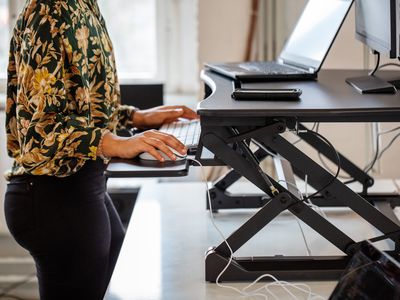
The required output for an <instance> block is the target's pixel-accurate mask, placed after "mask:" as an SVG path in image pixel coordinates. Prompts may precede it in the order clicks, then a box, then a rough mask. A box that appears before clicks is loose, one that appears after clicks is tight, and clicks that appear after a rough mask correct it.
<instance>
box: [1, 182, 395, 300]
mask: <svg viewBox="0 0 400 300" xmlns="http://www.w3.org/2000/svg"><path fill="white" fill-rule="evenodd" d="M120 183H121V184H123V185H126V183H125V182H120ZM170 185H171V189H173V190H176V189H175V187H174V185H173V184H170ZM115 188H120V187H119V186H118V183H117V184H116V186H115ZM385 189H387V187H385ZM192 192H193V191H192ZM232 192H234V189H233V191H232ZM188 193H189V194H190V192H188ZM163 194H164V195H170V194H171V195H172V194H174V193H173V191H170V190H168V192H165V193H163ZM201 194H203V192H201ZM169 209H170V208H168V209H166V211H168V210H169ZM328 213H329V214H330V215H331V216H332V218H333V219H334V220H335V221H336V225H337V226H338V227H339V228H340V227H341V226H345V225H343V224H345V223H344V222H343V221H344V220H342V219H341V218H349V215H348V212H347V211H343V212H340V213H339V214H338V211H332V212H328ZM336 214H338V215H336ZM396 214H397V216H399V215H400V214H399V210H398V209H396ZM233 215H234V216H235V218H237V219H238V221H237V222H238V224H240V222H242V218H247V217H248V216H247V212H246V211H236V212H234V213H232V212H231V213H229V214H226V213H220V214H219V215H218V217H217V220H216V221H217V223H219V225H221V226H222V227H223V229H224V231H225V232H230V231H231V230H234V228H235V227H236V225H238V224H235V222H233V223H231V222H229V224H231V225H233V227H232V228H230V226H231V225H229V226H228V222H227V221H228V220H232V216H233ZM353 218H354V221H356V220H357V217H356V216H354V217H352V216H351V217H350V219H353ZM286 219H289V220H292V217H291V216H290V215H286V214H284V215H283V216H282V217H280V218H279V219H278V220H277V222H278V223H279V222H287V220H286ZM170 221H171V220H170ZM354 221H352V222H354ZM278 223H277V224H273V225H276V227H275V228H274V230H273V231H274V239H275V240H276V241H277V245H276V246H273V248H275V247H278V248H279V246H278V244H280V243H279V242H282V241H281V237H283V236H285V235H286V234H284V233H283V232H282V234H279V229H281V228H282V226H278V225H282V224H278ZM362 223H363V222H358V221H356V223H355V224H356V226H354V227H353V226H350V227H352V229H353V230H354V231H355V232H356V233H357V234H356V235H362V234H365V233H366V232H367V231H368V230H366V228H367V227H368V226H366V224H362ZM289 224H290V226H293V228H292V229H291V230H292V231H293V232H296V231H298V230H299V228H298V225H297V224H296V223H295V222H293V221H290V222H289V223H287V224H286V225H285V226H283V227H284V228H285V229H286V231H285V232H287V229H288V226H289ZM347 225H348V224H347ZM345 227H348V226H345ZM303 229H304V230H305V232H306V236H307V240H308V241H309V243H310V245H311V248H314V249H315V246H316V245H315V242H316V240H317V237H316V236H315V234H314V232H313V231H312V230H309V228H307V226H303ZM266 234H269V232H266ZM208 235H210V236H212V238H213V239H215V240H218V237H217V236H216V233H215V232H214V231H213V230H210V231H209V232H208ZM278 241H279V242H278ZM282 244H285V243H282ZM298 244H299V246H300V247H304V251H305V250H306V249H305V245H304V244H303V242H302V241H299V243H298ZM0 245H1V247H0V299H1V300H8V299H23V300H33V299H39V295H38V285H37V279H36V276H35V267H34V262H33V260H32V258H31V257H30V256H29V254H28V253H27V252H26V251H25V250H24V249H22V248H21V247H20V246H19V245H18V244H16V243H15V242H14V240H13V239H12V238H11V237H9V236H1V235H0ZM318 245H320V244H318ZM249 246H250V248H249V249H252V248H256V247H252V242H250V243H249ZM253 246H254V245H253ZM270 246H271V245H269V247H270ZM312 246H314V247H312ZM257 248H259V247H257ZM249 249H247V248H246V247H244V249H242V250H241V251H244V253H242V254H248V253H247V250H249ZM275 250H279V251H280V250H282V249H275ZM199 255H203V252H201V253H200V254H199ZM252 255H254V253H252ZM199 263H203V261H202V260H199ZM202 267H203V266H202V265H201V268H202ZM333 287H334V283H332V284H331V286H329V288H330V289H333ZM312 288H313V290H314V291H315V292H318V293H324V291H325V287H324V289H322V290H320V286H318V285H314V286H312ZM205 293H206V294H208V295H220V293H221V290H220V289H219V288H217V287H215V286H214V285H210V284H209V285H207V286H206V291H205ZM5 294H6V295H5ZM222 298H223V297H222ZM222 298H221V299H222ZM210 299H220V298H219V297H217V298H210Z"/></svg>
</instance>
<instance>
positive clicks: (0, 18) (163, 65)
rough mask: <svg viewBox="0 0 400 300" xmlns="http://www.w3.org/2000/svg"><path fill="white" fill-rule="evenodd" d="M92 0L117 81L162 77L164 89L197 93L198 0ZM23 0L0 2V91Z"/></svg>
mask: <svg viewBox="0 0 400 300" xmlns="http://www.w3.org/2000/svg"><path fill="white" fill-rule="evenodd" d="M97 1H98V4H99V6H100V10H101V13H102V14H103V16H104V19H105V20H106V23H107V28H108V31H109V34H110V37H111V40H112V41H113V45H114V49H115V56H116V61H117V67H118V74H119V78H120V79H121V81H132V80H134V81H136V80H146V81H161V82H163V83H165V87H166V91H167V92H168V93H195V92H196V91H197V89H198V81H199V80H198V73H199V72H198V66H197V5H198V2H197V0H196V1H193V0H174V1H165V0H146V1H143V0H97ZM24 3H25V0H0V92H2V90H4V87H5V78H6V72H7V63H8V48H9V29H10V28H11V27H12V26H13V23H14V22H15V18H16V17H17V15H18V13H19V12H20V10H21V7H22V5H23V4H24Z"/></svg>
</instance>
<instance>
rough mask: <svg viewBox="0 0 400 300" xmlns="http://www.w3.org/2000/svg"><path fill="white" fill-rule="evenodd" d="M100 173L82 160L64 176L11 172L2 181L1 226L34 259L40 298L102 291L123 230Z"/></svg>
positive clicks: (101, 170) (94, 294)
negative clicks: (3, 219)
mask: <svg viewBox="0 0 400 300" xmlns="http://www.w3.org/2000/svg"><path fill="white" fill-rule="evenodd" d="M103 173H104V165H103V163H102V162H100V161H96V162H94V161H88V162H87V163H86V164H85V166H84V167H83V168H82V169H81V170H80V171H79V172H77V173H76V174H74V175H71V176H68V177H66V178H57V177H51V176H29V175H27V176H16V177H14V178H12V179H11V181H10V183H9V184H8V186H7V192H6V196H5V206H4V208H5V215H6V222H7V226H8V228H9V230H10V232H11V234H12V235H13V237H14V238H15V240H16V241H17V242H18V243H19V244H20V245H21V246H22V247H24V248H25V249H27V250H28V251H29V252H30V254H31V255H32V257H33V258H34V260H35V263H36V270H37V277H38V281H39V291H40V297H41V299H43V300H48V299H51V300H52V299H57V300H60V299H69V300H70V299H88V300H92V299H93V300H96V299H102V297H103V295H104V292H105V290H106V288H107V285H108V282H109V279H110V277H111V274H112V271H113V268H114V266H115V263H116V260H117V257H118V254H119V250H120V247H121V245H122V241H123V238H124V234H125V233H124V229H123V227H122V223H121V221H120V219H119V216H118V215H117V213H116V211H115V208H114V206H113V204H112V202H111V199H110V197H109V196H108V194H107V193H106V179H105V176H104V175H103Z"/></svg>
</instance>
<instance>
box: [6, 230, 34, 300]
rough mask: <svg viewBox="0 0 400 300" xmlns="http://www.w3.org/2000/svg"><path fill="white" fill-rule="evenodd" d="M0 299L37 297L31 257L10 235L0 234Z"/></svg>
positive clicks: (30, 299) (31, 299) (29, 298)
mask: <svg viewBox="0 0 400 300" xmlns="http://www.w3.org/2000/svg"><path fill="white" fill-rule="evenodd" d="M0 245H1V247H0V299H2V300H8V299H10V300H11V299H24V300H33V299H39V293H38V284H37V279H36V275H35V274H36V272H35V265H34V262H33V259H32V258H31V257H30V256H29V253H27V252H26V251H25V250H24V249H23V248H22V247H20V246H19V245H18V244H17V243H16V242H15V241H14V240H13V239H12V237H10V236H5V235H3V236H1V235H0Z"/></svg>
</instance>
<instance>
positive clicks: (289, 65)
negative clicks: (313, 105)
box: [205, 0, 353, 81]
mask: <svg viewBox="0 0 400 300" xmlns="http://www.w3.org/2000/svg"><path fill="white" fill-rule="evenodd" d="M352 3H353V0H324V1H321V0H309V1H308V3H307V5H306V7H305V9H304V11H303V13H302V15H301V17H300V19H299V21H298V22H297V25H296V27H295V28H294V30H293V32H292V34H291V36H290V37H289V39H288V40H287V42H286V44H285V46H284V48H283V50H282V52H281V53H280V55H279V58H278V59H277V61H264V62H238V63H206V64H205V67H206V68H208V69H210V70H212V71H214V72H217V73H219V74H222V75H225V76H228V77H230V78H233V79H237V80H241V81H246V80H285V79H287V80H309V79H316V78H317V74H318V71H319V70H320V68H321V66H322V63H323V61H324V60H325V58H326V56H327V54H328V52H329V49H330V48H331V46H332V44H333V41H334V40H335V38H336V36H337V34H338V32H339V30H340V28H341V26H342V24H343V22H344V20H345V18H346V15H347V13H348V12H349V10H350V8H351V5H352Z"/></svg>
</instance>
